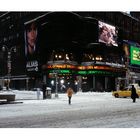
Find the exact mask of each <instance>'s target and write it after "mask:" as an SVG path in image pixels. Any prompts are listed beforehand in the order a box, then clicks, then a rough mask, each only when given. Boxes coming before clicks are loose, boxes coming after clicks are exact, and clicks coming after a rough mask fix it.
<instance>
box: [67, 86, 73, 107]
mask: <svg viewBox="0 0 140 140" xmlns="http://www.w3.org/2000/svg"><path fill="white" fill-rule="evenodd" d="M72 94H73V89H72V88H68V90H67V96H68V104H69V105H71V97H72Z"/></svg>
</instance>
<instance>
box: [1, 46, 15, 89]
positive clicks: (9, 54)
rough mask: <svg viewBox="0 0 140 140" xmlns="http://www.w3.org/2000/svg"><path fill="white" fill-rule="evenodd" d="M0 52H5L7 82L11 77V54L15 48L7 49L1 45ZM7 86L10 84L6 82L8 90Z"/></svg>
mask: <svg viewBox="0 0 140 140" xmlns="http://www.w3.org/2000/svg"><path fill="white" fill-rule="evenodd" d="M2 51H3V52H5V51H7V77H8V81H9V80H10V77H11V53H12V51H13V52H16V46H13V47H11V48H8V47H7V46H6V45H3V47H2ZM9 84H10V82H7V89H8V90H9Z"/></svg>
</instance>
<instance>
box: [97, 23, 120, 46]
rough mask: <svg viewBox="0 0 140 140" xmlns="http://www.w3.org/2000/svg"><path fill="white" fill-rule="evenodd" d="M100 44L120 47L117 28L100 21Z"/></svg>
mask: <svg viewBox="0 0 140 140" xmlns="http://www.w3.org/2000/svg"><path fill="white" fill-rule="evenodd" d="M98 26H99V42H101V43H105V44H106V45H108V46H118V43H117V38H118V31H117V29H116V27H115V26H112V25H109V24H106V23H104V22H101V21H99V22H98Z"/></svg>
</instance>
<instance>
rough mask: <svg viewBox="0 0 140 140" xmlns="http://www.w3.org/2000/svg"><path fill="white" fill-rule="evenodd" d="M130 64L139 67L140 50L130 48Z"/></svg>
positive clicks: (133, 47)
mask: <svg viewBox="0 0 140 140" xmlns="http://www.w3.org/2000/svg"><path fill="white" fill-rule="evenodd" d="M130 63H131V64H134V65H140V48H137V47H135V46H130Z"/></svg>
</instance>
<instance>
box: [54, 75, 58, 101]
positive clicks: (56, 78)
mask: <svg viewBox="0 0 140 140" xmlns="http://www.w3.org/2000/svg"><path fill="white" fill-rule="evenodd" d="M54 75H55V97H56V98H58V75H57V72H56V73H54Z"/></svg>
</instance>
